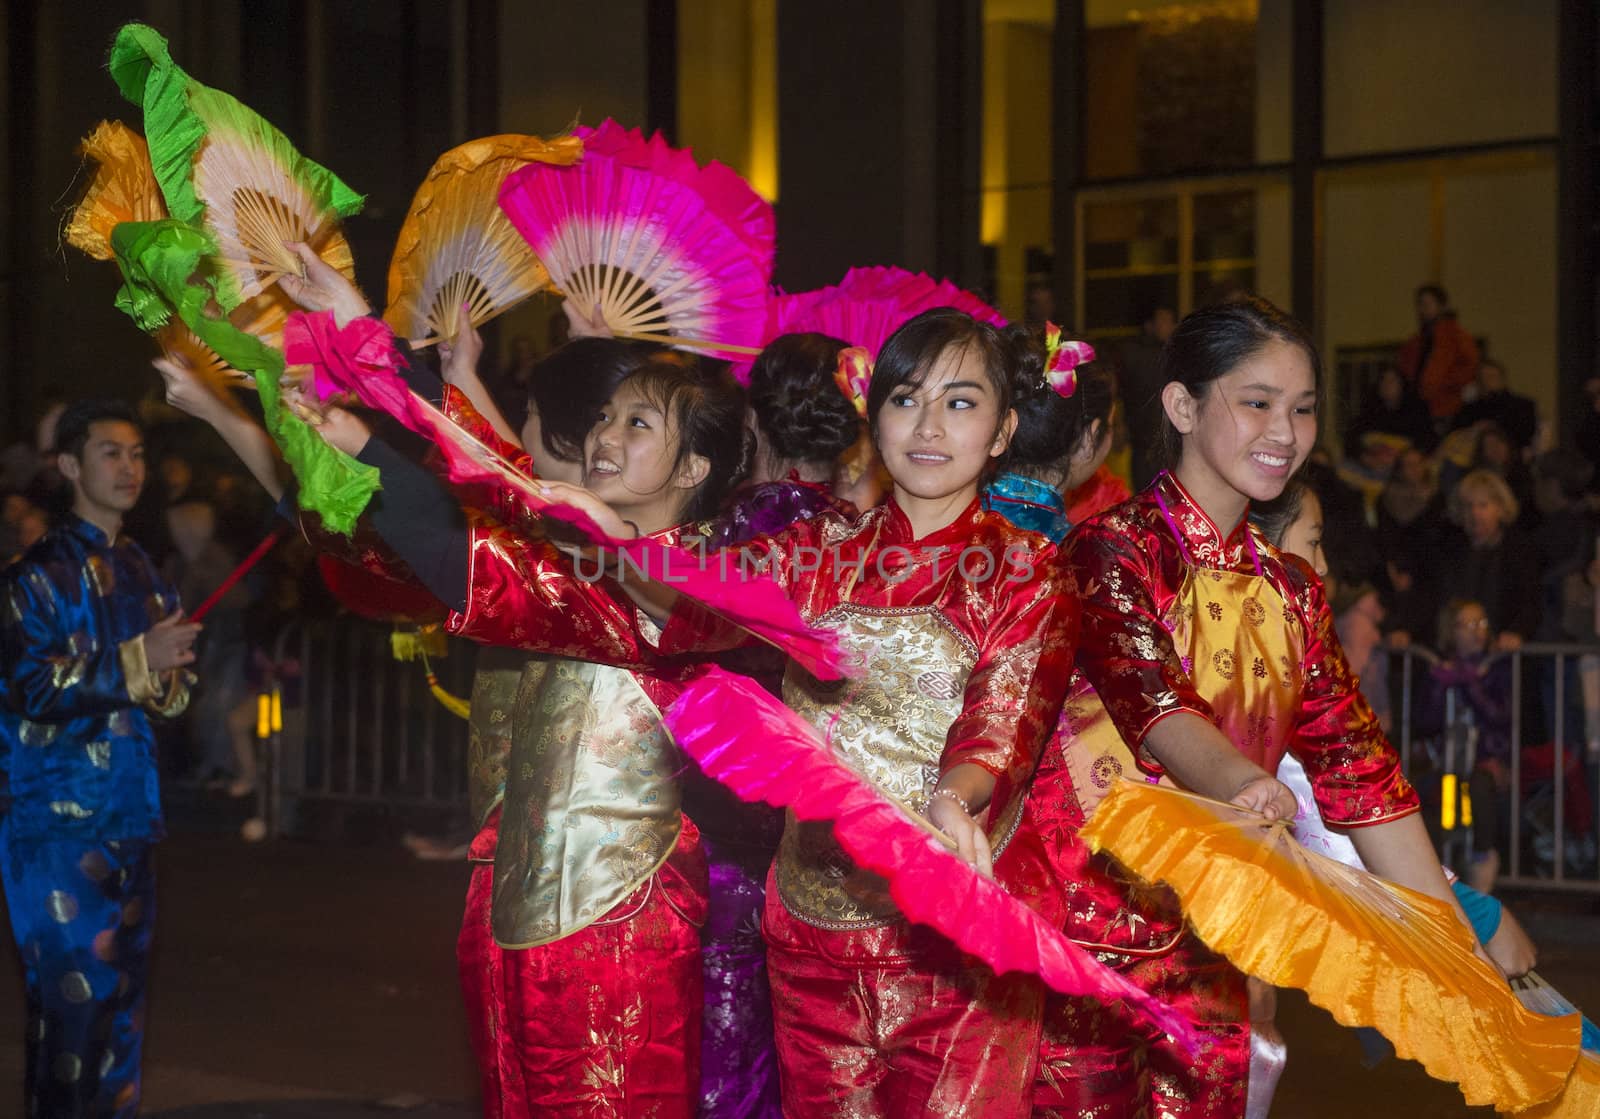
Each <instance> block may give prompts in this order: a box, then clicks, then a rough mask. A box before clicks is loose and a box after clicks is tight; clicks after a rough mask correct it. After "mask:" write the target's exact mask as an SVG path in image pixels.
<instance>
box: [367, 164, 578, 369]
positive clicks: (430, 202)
mask: <svg viewBox="0 0 1600 1119" xmlns="http://www.w3.org/2000/svg"><path fill="white" fill-rule="evenodd" d="M582 155H583V141H582V140H580V139H578V137H576V136H562V137H558V138H556V139H554V140H541V139H540V138H539V137H537V136H514V135H504V136H485V137H483V138H482V139H478V140H472V141H470V142H468V143H465V144H462V145H461V146H460V147H456V148H451V149H450V150H449V151H447V152H445V153H444V154H443V155H442V156H440V157H439V158H438V159H437V160H436V161H434V164H433V167H432V168H431V169H430V170H429V171H428V177H427V178H426V179H424V180H423V181H422V185H421V186H420V187H418V188H417V193H416V195H415V196H414V197H413V198H412V200H411V209H410V211H409V212H408V213H407V214H406V220H405V223H404V224H403V225H402V226H401V227H400V236H399V238H398V240H397V241H396V242H395V248H394V257H393V258H392V259H391V261H390V263H389V302H388V308H387V309H386V310H385V311H384V313H383V317H384V320H385V321H386V322H387V323H388V324H389V325H390V326H392V327H394V329H395V333H396V334H398V335H400V337H402V338H405V339H407V340H409V341H410V342H411V344H412V345H413V346H428V345H432V344H433V343H435V342H440V341H444V342H450V341H454V339H455V334H456V324H457V321H458V312H459V311H460V309H461V307H463V306H465V307H466V308H467V309H468V314H469V315H470V316H471V320H472V325H473V326H474V327H480V326H482V325H483V324H484V323H486V322H488V321H489V320H490V319H492V318H494V317H495V316H496V315H498V314H500V313H501V312H503V311H506V310H507V309H509V308H511V307H514V306H516V305H517V304H518V303H520V302H522V301H523V300H524V299H527V298H528V297H529V296H531V295H533V294H534V293H536V292H538V291H540V290H542V289H544V288H546V287H548V286H549V284H550V273H549V272H548V271H547V270H546V268H545V267H544V265H543V264H541V263H540V261H539V258H538V257H537V256H535V255H534V252H533V250H532V249H531V248H529V246H528V242H527V241H525V240H523V238H522V235H521V234H520V233H518V232H517V230H516V228H515V227H514V226H513V225H512V224H511V222H510V220H509V219H508V218H507V217H506V215H505V211H503V210H501V208H500V187H501V185H502V184H503V183H504V182H505V179H506V176H508V175H510V174H511V173H512V172H513V171H515V170H517V169H518V168H520V167H525V166H527V165H528V164H530V163H546V164H550V165H552V166H557V167H564V166H568V165H570V164H572V163H574V162H576V161H577V160H578V159H580V158H581V157H582Z"/></svg>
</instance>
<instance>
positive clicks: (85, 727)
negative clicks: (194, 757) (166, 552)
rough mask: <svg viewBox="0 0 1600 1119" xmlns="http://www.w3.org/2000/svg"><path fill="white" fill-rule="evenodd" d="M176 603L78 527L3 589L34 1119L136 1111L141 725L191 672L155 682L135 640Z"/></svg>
mask: <svg viewBox="0 0 1600 1119" xmlns="http://www.w3.org/2000/svg"><path fill="white" fill-rule="evenodd" d="M177 603H178V596H177V593H176V592H175V591H174V590H173V589H172V588H171V587H170V586H168V585H167V584H165V583H164V582H162V581H161V579H160V577H159V576H158V575H157V574H156V570H155V567H154V566H153V565H152V564H151V562H150V560H149V558H148V557H146V556H145V554H144V552H143V551H141V550H140V549H139V547H138V545H136V544H134V543H133V542H132V541H131V540H129V539H127V538H126V537H122V538H119V539H117V540H115V541H111V540H108V539H107V538H106V534H105V533H104V532H102V531H101V530H100V529H98V528H96V527H95V526H93V525H91V524H89V523H88V522H87V521H84V520H82V519H80V518H77V517H72V518H69V519H68V520H67V522H66V523H64V524H63V525H61V526H60V527H58V528H56V529H55V530H53V531H52V532H50V533H49V534H48V535H47V536H46V537H45V538H44V539H43V540H41V541H40V542H39V543H38V544H36V545H35V546H34V547H33V548H31V549H30V550H29V551H28V553H27V554H26V555H25V556H24V557H23V558H22V559H21V560H19V561H17V562H16V563H15V564H12V565H11V566H10V567H9V568H8V569H7V570H6V571H5V572H4V573H3V574H0V611H3V616H0V882H3V884H4V887H5V894H6V903H7V908H8V909H9V911H10V916H11V928H12V934H13V935H14V937H15V938H16V942H17V948H18V952H19V954H20V956H21V959H22V965H23V970H24V975H25V980H26V985H27V1002H28V1026H27V1034H26V1037H27V1072H26V1089H25V1091H26V1105H25V1112H24V1113H25V1114H27V1115H29V1116H52V1117H55V1116H96V1117H99V1116H132V1115H133V1114H135V1113H136V1111H137V1110H138V1106H139V1060H140V1052H141V1041H142V1036H143V1021H142V1020H143V1016H144V991H145V979H146V974H147V971H148V953H149V945H150V932H151V926H152V923H153V919H154V914H155V907H154V900H155V897H154V885H155V882H154V874H153V872H152V870H151V865H150V847H151V842H152V841H153V840H155V839H158V838H160V835H161V831H162V824H161V805H160V799H159V793H158V789H157V779H156V764H155V739H154V735H153V733H152V730H151V726H150V719H149V715H148V714H147V711H149V712H155V713H157V714H163V715H176V714H178V713H179V712H181V711H182V709H183V707H184V705H185V704H186V703H187V702H188V685H187V681H186V679H185V674H184V673H181V672H177V673H168V674H166V678H165V679H162V678H160V677H158V676H156V675H155V674H153V673H152V672H151V671H150V668H149V664H148V662H147V660H146V657H145V650H144V637H143V635H144V634H145V632H146V631H147V630H149V629H150V627H151V626H152V625H153V624H154V623H155V622H157V621H159V620H160V619H161V618H163V617H165V616H166V615H168V614H169V613H171V612H172V610H173V609H174V608H175V607H176V606H177ZM7 1110H9V1109H7Z"/></svg>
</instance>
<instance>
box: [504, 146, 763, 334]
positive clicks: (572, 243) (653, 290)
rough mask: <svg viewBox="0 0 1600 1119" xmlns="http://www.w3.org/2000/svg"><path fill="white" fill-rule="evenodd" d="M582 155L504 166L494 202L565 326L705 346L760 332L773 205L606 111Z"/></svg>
mask: <svg viewBox="0 0 1600 1119" xmlns="http://www.w3.org/2000/svg"><path fill="white" fill-rule="evenodd" d="M578 134H579V136H580V137H581V138H582V139H583V142H584V158H583V160H582V162H580V163H578V164H576V165H574V166H572V167H552V166H548V165H545V164H539V163H534V164H530V165H528V166H527V167H524V168H522V169H521V170H519V171H516V172H514V173H512V174H511V175H510V176H509V177H508V178H507V179H506V181H505V184H504V186H503V187H502V188H501V191H500V205H501V207H502V208H503V209H504V210H505V212H506V216H507V217H509V218H510V219H511V223H512V224H513V225H515V226H516V227H517V229H518V231H520V232H521V234H522V236H523V237H524V238H526V240H527V242H528V244H529V245H530V246H532V248H533V251H534V254H535V255H536V256H537V257H538V258H539V259H540V261H542V262H543V263H544V266H545V267H546V268H548V269H549V270H550V277H551V279H552V280H553V281H554V282H555V284H556V286H557V287H559V288H560V289H561V291H562V293H563V294H564V295H565V297H566V311H567V316H568V318H569V319H570V320H571V321H572V324H573V330H574V333H577V334H610V335H613V336H615V337H619V338H636V339H640V340H643V341H652V342H663V343H666V344H667V345H673V346H679V347H681V348H684V349H692V350H701V351H704V352H707V353H711V354H713V355H716V356H723V357H728V356H738V355H742V354H751V353H755V352H757V351H758V350H759V349H760V347H761V346H762V345H763V344H764V342H765V341H766V334H767V330H768V325H769V314H770V306H769V299H770V297H769V290H768V285H769V284H770V282H771V278H772V256H773V236H772V231H773V229H774V223H773V219H772V209H771V207H770V206H768V205H767V204H766V203H765V202H763V201H762V200H761V198H760V196H758V195H757V194H756V193H755V191H753V190H751V189H750V186H749V185H748V184H747V183H745V182H744V180H743V179H741V178H739V176H738V175H737V174H735V173H734V172H732V171H731V170H729V169H728V168H726V167H724V166H722V165H721V164H717V163H711V164H708V165H707V166H705V167H704V168H702V167H700V166H698V165H697V164H696V163H695V161H694V159H693V157H692V155H691V154H690V153H688V152H686V151H682V150H680V149H675V148H672V147H670V146H669V145H667V144H666V143H665V142H664V141H662V140H661V139H660V138H659V137H656V138H654V139H652V140H645V139H644V137H643V136H642V135H641V134H640V133H639V131H638V130H637V129H634V130H626V129H623V128H622V127H621V126H620V125H618V124H616V123H615V122H613V121H606V122H604V123H603V124H601V126H600V127H599V128H598V129H595V130H594V131H592V132H591V131H589V130H586V129H579V131H578Z"/></svg>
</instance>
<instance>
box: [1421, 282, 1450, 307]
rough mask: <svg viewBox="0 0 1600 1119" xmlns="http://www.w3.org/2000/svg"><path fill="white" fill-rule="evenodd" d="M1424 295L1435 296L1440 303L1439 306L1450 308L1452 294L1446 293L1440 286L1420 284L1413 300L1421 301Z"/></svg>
mask: <svg viewBox="0 0 1600 1119" xmlns="http://www.w3.org/2000/svg"><path fill="white" fill-rule="evenodd" d="M1424 295H1431V296H1433V297H1434V298H1435V299H1437V300H1438V301H1439V306H1441V307H1448V306H1450V293H1449V292H1447V291H1445V290H1444V288H1442V287H1440V286H1439V285H1438V284H1419V285H1418V286H1417V293H1416V294H1415V295H1413V296H1412V297H1411V298H1412V299H1414V300H1415V299H1421V298H1422V297H1423V296H1424Z"/></svg>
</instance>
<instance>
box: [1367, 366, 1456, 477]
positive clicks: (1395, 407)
mask: <svg viewBox="0 0 1600 1119" xmlns="http://www.w3.org/2000/svg"><path fill="white" fill-rule="evenodd" d="M1375 431H1376V432H1379V433H1381V434H1384V435H1399V436H1402V437H1403V438H1406V439H1409V440H1410V441H1411V445H1412V446H1413V447H1416V448H1417V449H1418V450H1420V451H1432V450H1433V448H1434V447H1435V446H1437V445H1438V442H1439V440H1438V438H1437V437H1436V436H1435V435H1434V433H1433V417H1432V416H1430V415H1429V414H1428V406H1427V405H1426V404H1424V403H1423V402H1422V398H1421V397H1420V396H1418V395H1417V393H1416V390H1415V389H1414V388H1412V387H1411V385H1410V383H1409V382H1407V381H1406V379H1405V378H1404V377H1402V376H1401V375H1400V371H1399V370H1398V369H1396V368H1395V367H1394V366H1392V365H1390V366H1387V367H1385V368H1384V370H1383V372H1381V373H1379V374H1378V384H1377V391H1376V392H1375V393H1374V394H1373V395H1372V396H1371V397H1370V398H1369V399H1368V400H1367V401H1366V403H1365V404H1363V405H1362V406H1361V411H1360V412H1358V413H1357V414H1356V418H1355V419H1354V420H1353V421H1352V422H1351V424H1350V428H1349V430H1348V431H1346V432H1345V453H1346V454H1347V455H1351V456H1357V455H1360V453H1361V444H1362V440H1363V439H1364V438H1365V437H1366V436H1368V435H1370V434H1371V433H1372V432H1375Z"/></svg>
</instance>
